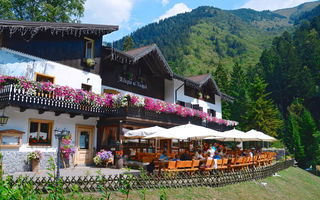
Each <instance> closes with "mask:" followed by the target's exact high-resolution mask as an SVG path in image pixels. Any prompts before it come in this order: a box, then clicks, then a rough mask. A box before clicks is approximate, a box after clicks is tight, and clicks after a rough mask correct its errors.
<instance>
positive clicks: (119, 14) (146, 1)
mask: <svg viewBox="0 0 320 200" xmlns="http://www.w3.org/2000/svg"><path fill="white" fill-rule="evenodd" d="M311 1H314V0H87V1H86V3H85V13H84V17H83V18H82V19H81V21H82V22H83V23H92V24H107V25H119V30H118V31H116V32H114V33H111V34H109V35H106V36H105V37H104V40H105V41H108V42H111V41H114V40H118V39H120V38H122V37H123V36H125V35H128V34H130V33H131V32H133V31H134V30H136V29H137V28H140V27H142V26H144V25H147V24H149V23H152V22H156V21H158V20H159V19H165V18H167V17H170V16H174V15H176V14H178V13H184V12H190V11H191V10H192V9H194V8H197V7H199V6H214V7H217V8H221V9H238V8H252V9H255V10H276V9H281V8H288V7H294V6H297V5H299V4H302V3H304V2H311Z"/></svg>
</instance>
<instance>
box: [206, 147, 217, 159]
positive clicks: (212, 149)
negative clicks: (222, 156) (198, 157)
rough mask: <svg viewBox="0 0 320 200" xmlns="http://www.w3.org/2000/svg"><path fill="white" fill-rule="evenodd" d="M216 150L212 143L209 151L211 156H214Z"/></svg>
mask: <svg viewBox="0 0 320 200" xmlns="http://www.w3.org/2000/svg"><path fill="white" fill-rule="evenodd" d="M215 151H216V148H215V147H214V146H212V144H210V146H209V149H208V153H209V157H210V158H213V156H214V153H215Z"/></svg>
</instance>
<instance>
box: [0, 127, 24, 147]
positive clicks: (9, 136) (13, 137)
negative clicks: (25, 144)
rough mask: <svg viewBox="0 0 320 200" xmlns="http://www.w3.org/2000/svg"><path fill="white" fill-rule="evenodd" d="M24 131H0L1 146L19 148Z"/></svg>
mask: <svg viewBox="0 0 320 200" xmlns="http://www.w3.org/2000/svg"><path fill="white" fill-rule="evenodd" d="M22 134H24V132H22V131H18V130H14V129H9V130H2V131H0V148H19V147H20V146H21V142H22Z"/></svg>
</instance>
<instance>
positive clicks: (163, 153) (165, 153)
mask: <svg viewBox="0 0 320 200" xmlns="http://www.w3.org/2000/svg"><path fill="white" fill-rule="evenodd" d="M168 159H169V158H168V155H167V152H166V151H163V152H162V154H161V155H160V158H159V160H162V161H163V160H168Z"/></svg>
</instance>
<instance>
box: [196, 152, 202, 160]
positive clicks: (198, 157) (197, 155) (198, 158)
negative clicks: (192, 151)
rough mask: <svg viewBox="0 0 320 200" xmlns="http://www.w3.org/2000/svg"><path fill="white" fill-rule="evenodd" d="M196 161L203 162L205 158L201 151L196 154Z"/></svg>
mask: <svg viewBox="0 0 320 200" xmlns="http://www.w3.org/2000/svg"><path fill="white" fill-rule="evenodd" d="M196 159H197V160H203V156H202V155H201V151H200V150H199V151H197V152H196Z"/></svg>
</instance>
